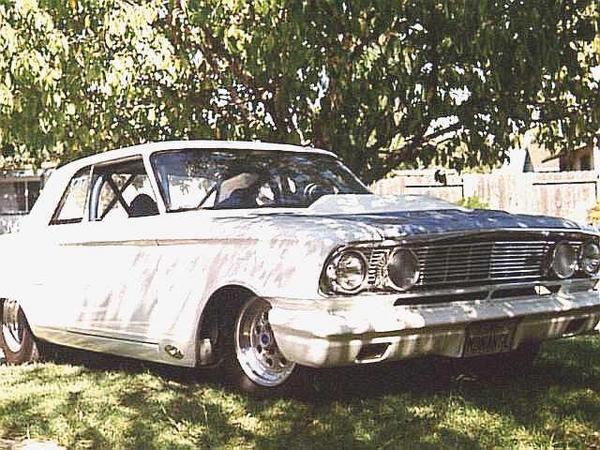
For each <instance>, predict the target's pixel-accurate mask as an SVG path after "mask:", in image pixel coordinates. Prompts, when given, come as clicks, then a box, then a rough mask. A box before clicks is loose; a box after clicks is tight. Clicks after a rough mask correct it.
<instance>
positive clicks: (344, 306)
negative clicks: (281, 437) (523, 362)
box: [267, 290, 600, 367]
mask: <svg viewBox="0 0 600 450" xmlns="http://www.w3.org/2000/svg"><path fill="white" fill-rule="evenodd" d="M398 298H399V296H398V295H394V294H384V295H373V294H364V295H357V296H354V297H340V298H328V299H319V300H298V299H293V300H292V299H283V298H268V299H267V300H268V301H269V302H270V303H271V305H272V310H271V311H270V313H269V321H270V322H271V326H272V329H273V332H274V334H275V339H276V341H277V344H278V346H279V349H280V350H281V352H282V353H283V354H284V355H285V356H286V358H288V359H289V360H291V361H294V362H297V363H299V364H301V365H305V366H310V367H333V366H342V365H351V364H361V363H370V362H378V361H384V360H398V359H404V358H412V357H418V356H425V355H440V356H447V357H453V358H459V357H461V356H462V354H463V347H464V345H465V337H466V329H467V326H468V325H470V324H472V323H476V322H486V321H497V320H509V319H512V320H514V321H515V322H516V328H515V332H514V335H513V340H512V348H513V349H515V348H517V347H518V346H519V345H521V344H523V343H525V342H539V341H543V340H547V339H553V338H559V337H564V336H572V335H577V334H582V333H587V332H591V331H592V330H593V329H594V327H595V326H596V325H597V324H598V322H599V321H600V296H599V293H598V291H595V290H581V291H575V292H565V291H564V290H561V291H560V292H559V293H556V294H548V295H531V296H520V297H509V298H493V299H489V298H488V299H485V300H473V301H453V302H448V303H436V304H420V305H419V304H411V305H406V304H402V305H399V306H394V303H395V302H397V300H398ZM373 344H381V345H373Z"/></svg>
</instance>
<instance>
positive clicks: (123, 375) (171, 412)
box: [0, 337, 600, 449]
mask: <svg viewBox="0 0 600 450" xmlns="http://www.w3.org/2000/svg"><path fill="white" fill-rule="evenodd" d="M64 360H66V361H68V362H65V361H64ZM446 368H447V362H443V361H431V360H420V361H413V362H410V363H404V364H403V365H399V364H395V365H384V366H379V367H376V366H371V367H368V368H354V369H344V370H335V371H326V372H324V373H323V374H322V375H321V376H319V377H317V383H318V387H319V389H320V391H319V393H317V394H316V395H314V396H313V397H312V398H303V399H293V398H287V399H275V400H256V399H252V398H250V397H248V396H244V395H240V394H235V393H231V392H229V391H228V390H226V389H223V388H221V387H220V386H219V385H218V384H217V383H215V382H210V381H208V380H207V378H206V377H205V376H200V377H198V376H195V375H193V374H192V372H190V371H179V370H172V369H165V368H161V367H158V366H144V365H142V364H139V363H134V362H131V361H126V360H119V359H115V358H109V357H91V356H90V355H89V354H87V355H86V354H73V355H69V357H68V358H67V357H63V358H62V360H61V361H59V362H54V363H46V364H39V365H30V366H24V367H0V439H14V440H20V439H25V438H27V437H29V438H32V439H48V440H54V441H57V442H58V443H59V444H61V445H64V446H66V447H67V448H107V449H108V448H111V449H112V448H240V447H241V448H261V449H263V448H286V449H293V448H307V449H308V448H310V449H313V448H327V449H329V448H336V449H337V448H411V449H412V448H425V449H437V448H460V449H463V448H474V449H475V448H486V449H487V448H502V449H504V448H540V449H542V448H543V449H550V448H557V449H567V448H587V449H593V448H596V449H600V337H580V338H575V339H568V340H562V341H555V342H551V343H547V344H546V345H545V347H544V350H543V353H542V355H541V357H540V359H539V360H538V362H537V363H536V365H535V367H534V369H533V371H532V373H531V374H528V375H527V376H524V377H519V378H517V379H513V380H504V381H500V380H496V381H494V382H491V381H487V382H484V381H467V380H460V379H458V378H455V377H449V376H447V375H446V374H447V372H448V371H447V370H446Z"/></svg>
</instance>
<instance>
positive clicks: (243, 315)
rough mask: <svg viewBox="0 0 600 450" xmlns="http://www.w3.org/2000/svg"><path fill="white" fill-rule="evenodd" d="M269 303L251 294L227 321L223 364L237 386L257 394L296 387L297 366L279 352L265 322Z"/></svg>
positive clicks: (297, 382)
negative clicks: (230, 320)
mask: <svg viewBox="0 0 600 450" xmlns="http://www.w3.org/2000/svg"><path fill="white" fill-rule="evenodd" d="M270 309H271V306H270V305H269V303H268V302H267V301H266V300H264V299H262V298H260V297H251V298H250V299H249V300H248V301H246V302H245V303H243V304H242V305H241V306H240V308H239V309H238V311H237V315H236V316H235V320H234V321H232V322H233V323H230V330H231V331H230V335H229V339H228V340H229V345H228V347H229V348H228V350H227V352H226V355H225V361H224V363H225V364H224V366H225V367H224V368H225V371H226V375H227V378H228V379H229V381H230V382H231V383H232V384H233V385H234V386H235V387H237V388H238V389H240V390H242V391H244V392H248V393H252V394H254V395H258V396H271V395H280V394H284V393H289V392H291V391H293V390H296V389H298V388H299V387H300V385H301V384H302V383H301V381H302V380H301V379H300V377H299V376H298V372H299V369H300V367H298V366H297V364H295V363H294V362H292V361H289V360H287V358H286V357H285V356H284V355H283V354H282V353H281V351H280V350H279V347H278V346H277V342H276V341H275V336H274V335H273V331H272V329H271V325H270V323H269V310H270Z"/></svg>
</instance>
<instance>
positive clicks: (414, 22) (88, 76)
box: [0, 0, 600, 181]
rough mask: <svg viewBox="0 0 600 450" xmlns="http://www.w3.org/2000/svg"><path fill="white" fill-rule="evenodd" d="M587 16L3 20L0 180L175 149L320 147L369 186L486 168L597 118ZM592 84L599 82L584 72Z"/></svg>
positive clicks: (111, 9) (217, 5)
mask: <svg viewBox="0 0 600 450" xmlns="http://www.w3.org/2000/svg"><path fill="white" fill-rule="evenodd" d="M599 14H600V12H599V10H598V6H597V5H596V3H595V2H593V1H592V0H581V1H578V2H559V1H557V0H556V1H555V0H542V1H541V2H538V3H536V5H534V6H533V7H532V6H531V5H525V4H521V3H519V2H493V1H490V0H481V1H479V0H478V1H475V0H466V1H463V2H450V1H433V0H426V1H422V2H404V1H402V2H377V3H373V2H372V1H367V0H355V1H352V2H350V1H345V0H343V1H329V0H327V1H325V0H323V1H314V0H302V1H297V0H256V1H254V2H247V1H242V0H228V1H226V2H223V1H217V0H202V1H195V2H188V1H183V0H169V1H166V0H152V1H148V2H130V1H125V0H80V1H69V2H64V1H58V0H45V1H42V0H40V2H39V3H38V2H35V1H33V0H22V1H19V2H16V3H11V4H9V5H6V4H5V5H0V68H1V69H2V76H0V147H4V146H5V145H7V144H11V145H12V146H13V147H14V148H15V152H14V155H13V156H8V157H6V158H5V159H1V158H0V164H2V163H4V164H11V163H12V164H20V163H22V162H26V161H32V162H39V161H40V160H42V159H44V158H47V157H51V158H53V159H59V160H68V159H72V158H75V157H78V156H80V155H81V154H88V153H93V152H97V151H102V150H106V149H109V148H114V147H117V146H123V145H129V144H135V143H140V142H145V141H150V140H161V139H170V138H209V139H214V138H216V139H262V140H269V141H279V142H293V143H302V144H306V145H316V146H321V147H325V148H328V149H331V150H333V151H334V152H336V153H338V154H339V155H340V156H342V158H343V159H344V160H345V161H346V162H347V163H348V164H349V165H350V166H351V167H352V168H353V169H354V170H355V171H357V172H358V173H359V174H360V175H362V176H363V178H365V179H366V180H368V181H370V180H373V179H377V178H380V177H382V176H384V175H385V174H386V173H387V172H389V171H390V170H392V169H393V168H395V167H398V166H399V165H403V166H415V165H426V164H429V163H443V164H446V165H450V166H452V167H455V168H457V169H463V168H466V167H469V166H474V165H494V164H497V163H498V162H499V160H501V159H503V158H504V157H505V155H506V152H507V150H508V149H509V147H510V146H511V145H513V144H515V142H516V141H517V139H518V136H519V135H521V134H522V133H523V132H524V131H525V130H527V129H529V128H532V127H537V128H538V129H539V133H538V134H539V137H540V140H542V141H543V142H544V143H545V144H546V147H548V148H551V149H555V150H558V149H563V148H574V147H577V146H578V145H579V144H580V143H583V142H587V141H589V140H590V138H591V137H592V136H593V135H594V134H595V133H597V131H598V128H599V127H598V123H599V118H600V106H599V103H600V100H599V96H598V84H599V82H600V80H598V76H597V75H596V77H595V78H594V75H593V73H592V68H594V67H596V66H598V65H600V51H599V50H598V49H599V48H600V37H599V29H598V26H599V25H598V23H599ZM596 70H598V69H596Z"/></svg>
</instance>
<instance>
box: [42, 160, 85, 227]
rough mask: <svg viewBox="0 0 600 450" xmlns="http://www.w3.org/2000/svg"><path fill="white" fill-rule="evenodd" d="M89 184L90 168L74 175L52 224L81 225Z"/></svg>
mask: <svg viewBox="0 0 600 450" xmlns="http://www.w3.org/2000/svg"><path fill="white" fill-rule="evenodd" d="M89 182H90V167H89V166H88V167H84V168H83V169H81V170H79V171H78V172H77V173H76V174H75V175H73V178H71V181H70V182H69V185H68V186H67V189H66V191H65V193H64V194H63V196H62V198H61V200H60V203H59V204H58V207H57V208H56V211H55V212H54V216H53V217H52V220H51V222H50V223H51V224H53V225H54V224H63V223H79V222H81V221H82V220H83V214H84V210H85V201H86V199H87V192H88V186H89Z"/></svg>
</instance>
